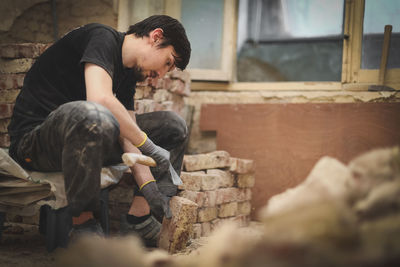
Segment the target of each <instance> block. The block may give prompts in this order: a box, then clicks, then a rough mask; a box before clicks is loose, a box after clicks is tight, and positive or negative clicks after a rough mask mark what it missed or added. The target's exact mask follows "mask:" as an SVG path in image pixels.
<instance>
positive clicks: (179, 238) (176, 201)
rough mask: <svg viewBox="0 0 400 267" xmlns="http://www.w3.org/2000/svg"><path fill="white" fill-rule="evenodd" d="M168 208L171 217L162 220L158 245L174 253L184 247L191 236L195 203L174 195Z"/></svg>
mask: <svg viewBox="0 0 400 267" xmlns="http://www.w3.org/2000/svg"><path fill="white" fill-rule="evenodd" d="M170 208H171V212H172V218H171V219H166V218H164V220H163V223H162V227H161V233H160V238H159V242H158V247H159V248H162V249H165V250H167V251H168V252H170V253H176V252H177V251H179V250H182V249H184V248H186V245H187V242H188V240H189V238H190V237H191V236H193V224H194V223H195V222H196V214H197V204H196V203H194V202H193V201H190V200H188V199H186V198H182V197H177V196H175V197H172V198H171V200H170Z"/></svg>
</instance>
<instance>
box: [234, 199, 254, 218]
mask: <svg viewBox="0 0 400 267" xmlns="http://www.w3.org/2000/svg"><path fill="white" fill-rule="evenodd" d="M237 210H238V212H237V214H238V215H249V214H250V213H251V203H250V201H243V202H238V205H237Z"/></svg>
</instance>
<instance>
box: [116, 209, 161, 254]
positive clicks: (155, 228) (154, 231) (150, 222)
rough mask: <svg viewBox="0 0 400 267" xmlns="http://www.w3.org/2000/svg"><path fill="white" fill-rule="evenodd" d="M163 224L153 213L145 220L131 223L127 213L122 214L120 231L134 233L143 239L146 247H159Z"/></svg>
mask: <svg viewBox="0 0 400 267" xmlns="http://www.w3.org/2000/svg"><path fill="white" fill-rule="evenodd" d="M160 231H161V224H160V223H159V222H158V221H157V220H156V218H154V217H153V215H151V216H150V217H149V218H147V219H146V220H145V221H144V222H141V223H138V224H132V223H129V222H128V220H127V218H126V214H123V215H122V216H121V221H120V232H121V234H123V235H128V234H134V235H136V236H138V237H140V238H141V239H142V241H143V242H144V244H145V246H146V247H157V241H158V237H159V235H160Z"/></svg>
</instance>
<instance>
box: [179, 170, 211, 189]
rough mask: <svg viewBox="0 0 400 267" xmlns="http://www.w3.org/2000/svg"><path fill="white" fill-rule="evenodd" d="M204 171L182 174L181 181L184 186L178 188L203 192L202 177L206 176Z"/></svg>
mask: <svg viewBox="0 0 400 267" xmlns="http://www.w3.org/2000/svg"><path fill="white" fill-rule="evenodd" d="M204 174H205V173H204V172H203V171H199V172H181V179H182V182H183V184H182V185H180V186H178V189H181V190H190V191H200V190H201V178H200V175H204Z"/></svg>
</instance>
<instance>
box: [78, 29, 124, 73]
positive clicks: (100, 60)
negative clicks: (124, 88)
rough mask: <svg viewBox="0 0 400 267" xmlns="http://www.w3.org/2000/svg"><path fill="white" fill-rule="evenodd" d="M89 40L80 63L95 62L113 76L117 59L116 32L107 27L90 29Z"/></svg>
mask: <svg viewBox="0 0 400 267" xmlns="http://www.w3.org/2000/svg"><path fill="white" fill-rule="evenodd" d="M88 34H89V36H88V38H89V40H88V42H87V45H86V48H85V50H84V52H83V54H82V58H81V60H80V63H81V64H82V63H93V64H96V65H98V66H100V67H102V68H103V69H105V70H106V71H107V73H108V74H109V75H110V76H111V78H113V76H114V65H115V62H116V60H117V53H118V42H117V39H116V38H115V36H114V34H113V33H112V32H111V31H110V30H108V29H106V28H96V29H93V30H92V31H90V32H89V33H88Z"/></svg>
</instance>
